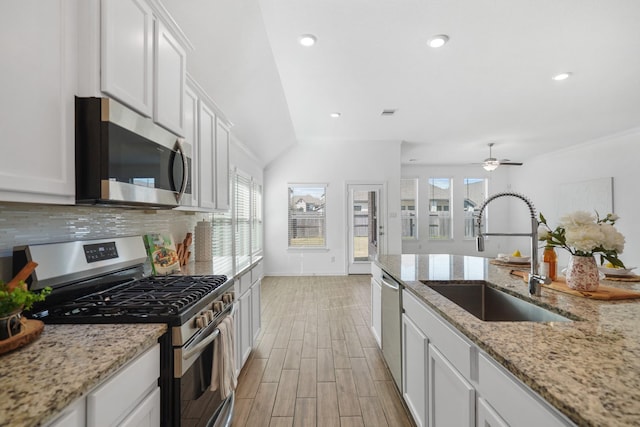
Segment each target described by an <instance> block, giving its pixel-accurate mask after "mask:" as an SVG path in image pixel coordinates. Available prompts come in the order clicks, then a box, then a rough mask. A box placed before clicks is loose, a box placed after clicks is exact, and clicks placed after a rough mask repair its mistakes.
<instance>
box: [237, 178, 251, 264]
mask: <svg viewBox="0 0 640 427" xmlns="http://www.w3.org/2000/svg"><path fill="white" fill-rule="evenodd" d="M234 181H235V182H234V186H235V191H234V197H233V208H234V213H235V215H234V220H235V224H234V226H235V227H234V228H235V238H236V250H235V252H236V254H235V255H236V273H237V272H239V271H240V270H242V269H243V268H245V267H248V266H249V265H250V264H251V179H250V178H249V177H248V176H245V175H242V174H240V173H236V174H235V180H234Z"/></svg>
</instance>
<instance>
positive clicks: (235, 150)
mask: <svg viewBox="0 0 640 427" xmlns="http://www.w3.org/2000/svg"><path fill="white" fill-rule="evenodd" d="M229 165H230V167H231V168H237V169H238V170H239V171H242V172H244V173H245V174H246V175H249V176H251V177H253V178H254V180H256V181H258V182H260V183H262V182H263V166H264V165H263V164H262V162H261V161H260V160H259V159H258V158H256V157H255V155H254V154H253V153H251V151H249V150H248V149H247V147H246V146H245V145H244V144H243V143H242V142H240V141H239V140H238V139H237V138H236V137H235V136H234V135H233V129H232V133H231V144H230V147H229Z"/></svg>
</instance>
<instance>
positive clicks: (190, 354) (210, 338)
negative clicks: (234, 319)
mask: <svg viewBox="0 0 640 427" xmlns="http://www.w3.org/2000/svg"><path fill="white" fill-rule="evenodd" d="M218 335H220V329H215V330H214V331H213V332H212V333H211V335H209V336H208V337H206V338H205V339H204V340H202V341H201V342H200V343H198V345H196V346H195V347H193V348H190V349H189V350H188V351H185V352H183V353H182V359H183V360H188V359H190V358H192V357H193V356H194V355H195V354H198V353H200V352H201V351H202V350H203V349H205V348H206V347H207V346H208V345H209V344H211V343H212V342H213V341H214V340H215V339H216V338H218Z"/></svg>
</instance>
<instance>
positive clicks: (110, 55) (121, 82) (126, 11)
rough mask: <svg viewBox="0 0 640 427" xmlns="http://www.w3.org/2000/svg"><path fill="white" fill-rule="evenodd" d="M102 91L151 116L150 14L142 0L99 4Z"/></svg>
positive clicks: (151, 45)
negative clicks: (100, 7) (100, 6)
mask: <svg viewBox="0 0 640 427" xmlns="http://www.w3.org/2000/svg"><path fill="white" fill-rule="evenodd" d="M101 16H102V19H101V21H102V37H101V39H102V43H101V45H102V46H101V51H102V58H101V61H102V67H101V68H102V72H101V78H102V80H101V84H102V91H103V92H104V93H106V94H108V95H110V96H112V97H114V98H116V99H118V100H120V101H122V102H123V103H125V104H127V105H128V106H129V107H131V108H133V109H134V110H137V111H138V112H139V113H141V114H143V115H145V116H147V117H151V115H152V113H153V93H152V87H153V85H152V82H153V73H152V70H153V45H154V37H153V13H152V11H151V8H150V7H149V6H148V4H147V3H146V2H145V1H144V0H126V1H102V13H101Z"/></svg>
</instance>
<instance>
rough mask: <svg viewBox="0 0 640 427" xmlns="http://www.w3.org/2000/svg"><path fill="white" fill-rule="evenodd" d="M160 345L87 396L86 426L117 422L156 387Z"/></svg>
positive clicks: (106, 424) (158, 373)
mask: <svg viewBox="0 0 640 427" xmlns="http://www.w3.org/2000/svg"><path fill="white" fill-rule="evenodd" d="M159 376H160V345H159V344H156V345H155V346H154V347H153V348H152V349H150V350H148V351H147V352H146V353H144V354H143V355H142V356H140V357H138V358H137V359H136V360H134V361H133V362H131V363H130V364H128V365H127V366H125V367H124V368H122V369H121V370H120V371H118V372H117V373H116V374H115V375H114V376H113V377H111V378H109V379H108V380H107V381H106V382H104V383H103V384H102V385H100V386H98V387H97V388H96V389H95V390H93V391H92V392H91V393H89V395H88V396H87V427H98V426H110V425H115V423H118V422H120V421H121V420H122V419H123V418H124V417H125V416H127V415H128V414H129V413H130V412H131V411H132V410H134V408H136V406H138V404H139V403H140V402H141V401H142V400H143V399H145V398H146V397H147V395H148V394H149V392H150V391H153V390H154V389H156V388H157V387H158V377H159Z"/></svg>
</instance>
